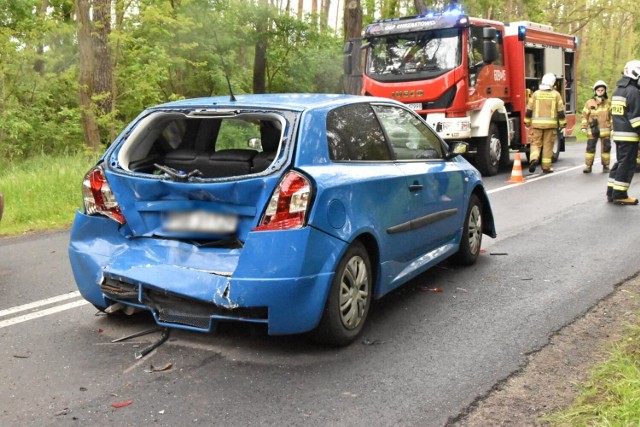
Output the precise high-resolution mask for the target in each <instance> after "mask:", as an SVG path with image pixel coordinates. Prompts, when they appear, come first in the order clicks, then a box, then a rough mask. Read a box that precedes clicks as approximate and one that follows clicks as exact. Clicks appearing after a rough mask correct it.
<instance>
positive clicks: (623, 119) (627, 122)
mask: <svg viewBox="0 0 640 427" xmlns="http://www.w3.org/2000/svg"><path fill="white" fill-rule="evenodd" d="M632 62H640V61H632ZM639 65H640V64H639ZM626 68H627V67H626V66H625V73H624V74H625V75H624V76H623V77H622V78H621V79H620V80H618V83H617V84H616V86H617V87H616V90H615V92H613V97H612V99H611V117H612V118H613V142H615V143H616V153H617V161H616V163H615V164H614V165H613V167H612V168H611V173H610V174H609V182H608V185H607V200H608V201H610V202H614V203H615V204H619V205H635V204H637V203H638V200H637V199H634V198H630V197H629V195H628V194H627V191H628V190H629V186H630V185H631V179H632V178H633V174H634V172H635V169H636V158H637V157H638V142H639V141H640V88H638V79H637V77H636V78H635V79H634V78H630V77H629V76H628V75H627V72H626ZM639 70H640V68H639ZM632 75H633V74H632Z"/></svg>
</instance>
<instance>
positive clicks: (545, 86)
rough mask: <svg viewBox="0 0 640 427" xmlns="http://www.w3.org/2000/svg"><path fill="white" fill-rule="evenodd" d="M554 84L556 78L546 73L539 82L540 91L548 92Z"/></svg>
mask: <svg viewBox="0 0 640 427" xmlns="http://www.w3.org/2000/svg"><path fill="white" fill-rule="evenodd" d="M554 84H556V76H554V75H553V73H547V74H545V75H544V76H542V81H540V89H542V90H550V89H551V88H552V87H553V85H554Z"/></svg>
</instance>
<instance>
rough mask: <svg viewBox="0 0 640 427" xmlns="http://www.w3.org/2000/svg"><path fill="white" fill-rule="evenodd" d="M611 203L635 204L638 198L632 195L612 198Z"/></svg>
mask: <svg viewBox="0 0 640 427" xmlns="http://www.w3.org/2000/svg"><path fill="white" fill-rule="evenodd" d="M613 204H614V205H623V206H629V205H637V204H638V199H634V198H633V197H625V198H624V199H614V200H613Z"/></svg>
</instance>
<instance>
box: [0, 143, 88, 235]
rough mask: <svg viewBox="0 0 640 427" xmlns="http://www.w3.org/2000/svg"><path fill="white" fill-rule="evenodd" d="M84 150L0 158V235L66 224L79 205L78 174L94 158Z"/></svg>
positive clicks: (84, 171)
mask: <svg viewBox="0 0 640 427" xmlns="http://www.w3.org/2000/svg"><path fill="white" fill-rule="evenodd" d="M97 159H98V157H97V156H88V155H85V154H73V155H62V154H61V155H55V156H44V155H40V156H34V157H31V158H29V159H26V160H21V161H14V162H9V161H7V160H0V190H1V191H2V193H3V194H4V197H5V207H4V213H3V216H2V222H0V236H7V235H16V234H22V233H27V232H30V231H42V230H51V229H57V228H63V227H68V226H70V225H71V222H72V221H73V216H74V214H75V211H76V210H77V209H79V208H81V206H82V192H81V185H82V178H83V177H84V174H85V173H86V172H87V171H88V170H89V168H90V167H91V166H92V165H93V164H94V163H95V162H96V161H97Z"/></svg>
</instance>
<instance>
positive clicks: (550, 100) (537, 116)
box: [524, 74, 567, 173]
mask: <svg viewBox="0 0 640 427" xmlns="http://www.w3.org/2000/svg"><path fill="white" fill-rule="evenodd" d="M551 77H552V80H550V79H549V78H548V76H547V75H546V74H545V76H544V77H543V78H542V84H541V85H540V89H539V90H537V91H535V92H534V93H533V95H532V96H531V98H530V99H529V103H528V105H527V111H526V113H525V118H524V124H525V126H527V127H530V131H529V135H530V137H531V148H530V155H529V172H535V169H536V166H537V165H538V163H540V150H541V149H542V162H541V163H542V172H544V173H550V172H553V168H552V167H551V162H552V161H553V144H554V141H555V139H556V136H557V129H558V127H560V128H563V129H564V128H565V127H566V126H567V120H566V118H565V113H564V103H563V102H562V96H561V95H560V93H559V92H558V91H556V90H553V88H552V87H553V84H555V77H554V76H553V75H551ZM549 83H550V84H549Z"/></svg>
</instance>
